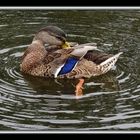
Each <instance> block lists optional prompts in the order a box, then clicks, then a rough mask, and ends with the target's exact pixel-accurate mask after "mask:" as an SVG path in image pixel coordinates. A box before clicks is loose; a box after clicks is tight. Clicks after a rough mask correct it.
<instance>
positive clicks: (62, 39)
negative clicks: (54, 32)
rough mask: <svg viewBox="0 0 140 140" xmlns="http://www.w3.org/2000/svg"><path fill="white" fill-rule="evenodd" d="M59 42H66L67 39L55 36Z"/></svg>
mask: <svg viewBox="0 0 140 140" xmlns="http://www.w3.org/2000/svg"><path fill="white" fill-rule="evenodd" d="M55 37H56V38H57V39H58V40H60V41H62V42H65V39H64V38H63V37H60V36H55Z"/></svg>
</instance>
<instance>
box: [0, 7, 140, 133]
mask: <svg viewBox="0 0 140 140" xmlns="http://www.w3.org/2000/svg"><path fill="white" fill-rule="evenodd" d="M46 25H56V26H58V27H61V28H62V29H63V30H64V31H65V32H66V33H67V34H68V37H67V40H68V41H74V42H79V43H87V42H95V43H97V44H98V46H99V48H100V49H102V50H104V51H105V52H108V53H113V54H115V53H118V52H120V51H123V52H124V54H123V55H121V57H120V59H119V60H118V62H117V64H116V67H115V68H114V69H113V70H112V71H110V72H108V73H107V74H105V75H102V76H98V77H93V78H91V79H87V80H86V81H85V84H84V89H83V95H82V96H80V98H76V96H75V86H76V84H77V83H78V80H65V81H64V80H53V79H45V78H37V77H31V76H27V75H23V74H22V73H21V72H20V71H19V64H20V59H21V56H22V55H23V53H24V51H25V49H26V47H27V45H29V44H30V43H31V41H32V38H33V36H34V33H35V32H36V31H37V30H39V29H40V28H42V27H44V26H46ZM139 25H140V11H139V10H125V11H123V10H120V11H118V10H114V11H111V10H87V11H78V10H73V11H72V10H69V11H63V10H61V11H55V10H52V11H47V10H42V11H41V10H32V11H31V10H30V11H29V10H27V11H25V10H11V11H10V10H9V11H8V10H1V11H0V130H1V131H3V130H6V131H7V130H8V131H10V130H28V131H30V130H31V131H33V130H39V131H57V130H60V131H66V130H69V131H77V130H84V131H104V130H109V131H110V130H117V131H119V130H140V76H139V75H140V65H139V61H140V26H139Z"/></svg>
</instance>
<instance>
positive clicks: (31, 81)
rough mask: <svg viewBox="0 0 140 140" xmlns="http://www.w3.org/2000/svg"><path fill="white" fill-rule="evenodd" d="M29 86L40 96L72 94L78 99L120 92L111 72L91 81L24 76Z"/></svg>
mask: <svg viewBox="0 0 140 140" xmlns="http://www.w3.org/2000/svg"><path fill="white" fill-rule="evenodd" d="M23 76H24V79H25V80H26V82H27V83H28V86H29V87H30V88H32V89H33V90H34V91H36V92H37V93H39V94H46V92H47V93H48V92H49V93H51V94H58V93H59V94H70V95H72V96H73V95H75V96H76V98H79V97H82V96H83V95H85V94H89V93H94V92H102V91H104V92H111V91H119V90H120V86H119V83H118V81H117V79H116V76H115V75H114V74H113V73H111V72H109V73H107V74H105V75H102V76H97V77H93V78H90V79H84V78H82V79H51V78H40V77H33V76H30V75H23Z"/></svg>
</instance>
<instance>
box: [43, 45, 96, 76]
mask: <svg viewBox="0 0 140 140" xmlns="http://www.w3.org/2000/svg"><path fill="white" fill-rule="evenodd" d="M94 49H96V47H94V46H82V47H81V46H78V47H76V48H70V49H59V50H57V51H55V52H53V53H51V54H49V55H47V56H46V58H45V63H46V64H48V65H49V66H50V70H49V71H50V73H51V74H53V75H54V77H55V78H56V77H57V76H59V75H63V74H67V73H69V72H71V71H72V70H73V69H74V68H75V66H76V65H77V63H78V62H79V61H80V60H81V59H82V58H83V57H84V55H86V53H87V52H88V51H90V50H94Z"/></svg>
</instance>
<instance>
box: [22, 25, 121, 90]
mask: <svg viewBox="0 0 140 140" xmlns="http://www.w3.org/2000/svg"><path fill="white" fill-rule="evenodd" d="M46 44H47V47H45V46H46ZM121 54H122V52H119V53H118V54H116V55H112V54H106V53H104V52H103V51H101V50H99V49H98V48H97V46H96V45H92V43H87V44H81V45H78V44H77V45H73V46H72V45H71V44H70V43H68V42H67V41H66V34H65V32H64V31H63V30H62V29H60V28H58V27H56V26H47V27H45V28H42V29H41V30H39V31H38V32H37V33H36V34H35V36H34V38H33V41H32V43H31V44H30V45H29V46H28V47H27V49H26V51H25V53H24V55H23V57H22V61H21V64H20V70H21V71H22V72H23V73H26V74H30V75H33V76H40V77H51V78H69V79H71V78H79V79H80V83H79V85H80V87H81V85H82V84H83V82H84V80H83V79H81V78H90V77H92V76H98V75H101V74H105V73H107V72H108V71H109V70H110V69H111V68H112V67H113V66H114V65H115V63H116V61H117V60H118V58H119V56H120V55H121ZM79 85H77V86H78V87H79Z"/></svg>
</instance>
